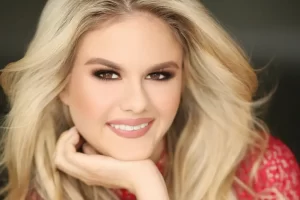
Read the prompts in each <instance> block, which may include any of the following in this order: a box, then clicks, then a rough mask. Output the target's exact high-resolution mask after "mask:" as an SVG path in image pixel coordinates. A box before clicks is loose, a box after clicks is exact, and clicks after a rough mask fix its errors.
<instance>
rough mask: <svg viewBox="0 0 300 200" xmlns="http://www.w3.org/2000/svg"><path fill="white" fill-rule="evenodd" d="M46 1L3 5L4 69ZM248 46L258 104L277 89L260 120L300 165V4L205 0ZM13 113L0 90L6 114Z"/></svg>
mask: <svg viewBox="0 0 300 200" xmlns="http://www.w3.org/2000/svg"><path fill="white" fill-rule="evenodd" d="M45 2H46V1H45V0H1V2H0V68H3V67H4V66H5V65H6V64H8V63H9V62H12V61H16V60H18V59H20V58H21V57H22V56H23V54H24V52H25V50H26V48H27V45H28V43H29V41H30V40H31V38H32V37H33V34H34V31H35V28H36V25H37V21H38V18H39V16H40V13H41V10H42V8H43V6H44V4H45ZM202 3H203V4H204V5H206V6H207V8H208V9H209V10H210V11H211V13H212V15H213V16H214V17H215V18H216V19H217V20H218V21H219V23H220V24H221V25H222V26H223V27H224V28H225V29H226V30H227V31H228V32H229V33H230V34H231V36H232V37H233V38H234V39H235V40H236V41H237V42H238V43H239V44H240V45H241V46H242V48H243V49H245V51H246V52H247V54H248V55H249V57H250V59H251V63H252V64H253V67H254V68H255V69H256V70H257V73H258V77H259V83H260V87H259V89H258V93H257V95H256V97H255V98H256V99H258V98H260V97H263V96H265V95H267V94H268V93H269V92H270V91H272V90H273V89H275V88H276V90H275V93H274V95H273V96H272V98H271V99H270V101H269V102H268V103H267V104H266V105H265V107H264V108H263V109H262V110H260V112H259V116H260V117H261V118H262V119H264V120H265V122H266V123H267V124H268V125H269V127H270V129H271V133H272V134H273V135H275V136H277V137H279V138H280V139H281V140H282V141H284V142H285V143H286V144H287V145H288V146H289V147H290V149H291V150H292V151H293V152H294V153H295V154H296V157H297V159H298V161H300V130H299V124H300V1H299V0H203V1H202ZM7 110H8V107H7V103H6V101H5V96H4V95H3V93H2V91H0V115H1V116H3V115H4V114H5V113H6V112H7Z"/></svg>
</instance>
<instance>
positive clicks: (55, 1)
mask: <svg viewBox="0 0 300 200" xmlns="http://www.w3.org/2000/svg"><path fill="white" fill-rule="evenodd" d="M133 12H147V13H150V14H152V15H153V16H156V17H158V18H160V19H162V20H163V21H165V23H167V24H168V25H169V27H170V28H171V29H172V30H173V31H174V34H175V35H176V37H178V39H179V40H180V42H181V44H182V47H183V50H184V76H185V84H184V92H183V94H182V100H181V104H180V107H179V111H178V113H177V115H176V118H175V121H174V123H173V125H172V126H171V127H170V129H169V131H168V133H167V137H168V138H167V141H168V152H169V161H168V163H169V164H168V170H167V171H168V173H167V175H166V184H167V187H168V191H169V193H170V198H171V199H172V200H186V199H188V200H200V199H201V200H215V199H220V200H228V199H232V198H231V197H230V195H231V194H233V195H234V192H233V189H232V188H233V185H234V184H238V185H240V187H243V188H245V189H247V190H248V191H250V192H251V184H249V185H247V184H244V183H242V182H241V181H239V180H238V178H237V177H236V170H237V168H238V166H239V163H240V162H241V161H242V160H243V159H244V158H245V155H246V154H247V153H249V151H250V150H251V149H254V148H256V149H257V148H258V149H259V150H260V151H261V152H263V150H264V149H265V148H266V143H267V136H266V137H265V135H264V134H261V132H264V129H265V128H264V125H262V123H261V122H259V121H258V120H257V119H256V118H255V116H254V113H253V108H254V104H253V101H252V97H253V94H254V93H255V91H256V88H257V79H256V75H255V73H254V71H253V69H252V67H251V66H250V65H249V62H248V59H247V57H246V56H245V55H244V54H243V51H242V50H241V49H240V48H239V47H238V45H236V44H235V42H234V41H232V40H231V39H230V37H229V36H228V35H227V33H226V32H225V31H223V29H222V28H221V27H220V26H219V25H218V23H216V22H215V21H214V20H213V18H212V17H211V16H210V14H209V12H208V11H207V10H206V9H205V8H204V6H203V5H201V4H200V3H199V2H198V1H195V0H49V1H48V2H47V4H46V6H45V8H44V10H43V12H42V16H41V18H40V21H39V24H38V28H37V31H36V34H35V36H34V38H33V40H32V41H31V43H30V45H29V47H28V49H27V52H26V54H25V56H24V57H23V58H22V59H20V60H19V61H17V62H14V63H10V64H9V65H8V66H6V67H5V68H4V70H3V71H2V74H1V85H2V87H3V88H4V91H5V93H6V95H7V96H8V98H9V104H10V107H11V109H10V112H9V113H8V115H7V116H6V119H5V123H4V131H5V133H4V137H3V141H2V142H3V144H1V145H4V149H3V156H2V158H1V164H2V166H3V167H5V168H7V170H8V174H9V182H8V184H7V186H6V187H5V188H4V189H3V191H4V192H6V193H7V197H6V199H7V200H15V199H21V200H22V199H25V198H26V195H27V194H28V192H29V191H30V190H32V189H34V190H36V191H37V192H38V193H39V195H40V196H41V197H42V198H43V199H45V200H63V199H64V200H68V199H69V200H71V199H72V200H73V199H76V200H86V199H93V200H108V199H114V198H115V196H114V194H113V193H112V192H110V191H109V190H107V189H105V188H103V187H91V186H87V185H85V184H84V183H82V182H80V181H78V180H76V179H74V178H72V177H70V176H68V175H66V174H64V173H62V172H59V171H57V170H56V169H55V167H54V164H53V153H54V151H55V146H56V141H57V139H58V137H59V135H60V133H61V132H63V131H65V130H66V129H68V128H69V127H70V123H72V122H71V120H70V117H69V115H68V113H66V112H61V111H62V110H64V109H65V108H64V105H63V104H62V103H61V101H60V100H59V98H58V95H59V94H60V92H61V91H62V90H63V89H64V88H65V86H66V84H67V82H68V78H67V77H68V74H69V73H70V70H71V68H72V63H73V60H74V57H75V56H76V47H77V44H78V42H79V41H80V39H81V38H82V37H84V35H85V33H87V32H88V31H91V30H92V29H95V28H97V26H98V25H99V23H102V22H104V21H107V20H110V19H113V18H121V17H122V16H125V15H130V14H132V13H133ZM259 160H260V159H259V158H258V159H257V163H256V165H258V163H259ZM253 169H255V167H254V168H253ZM253 174H255V172H254V173H253ZM203 183H204V184H203ZM254 195H255V194H254Z"/></svg>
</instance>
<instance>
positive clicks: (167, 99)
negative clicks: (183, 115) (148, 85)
mask: <svg viewBox="0 0 300 200" xmlns="http://www.w3.org/2000/svg"><path fill="white" fill-rule="evenodd" d="M158 84H165V85H161V86H160V87H155V88H152V90H151V94H150V96H151V100H152V102H153V104H154V106H155V108H156V110H158V112H159V114H160V116H161V117H162V118H163V120H167V121H172V120H173V118H174V117H175V115H176V113H177V110H178V107H179V103H180V97H181V80H174V81H172V82H170V83H158Z"/></svg>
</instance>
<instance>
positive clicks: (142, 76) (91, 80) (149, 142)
mask: <svg viewBox="0 0 300 200" xmlns="http://www.w3.org/2000/svg"><path fill="white" fill-rule="evenodd" d="M95 58H97V59H95ZM99 58H100V59H99ZM182 62H183V52H182V47H181V45H180V43H179V42H178V41H177V39H176V37H175V35H174V34H173V32H172V30H171V29H170V28H169V27H168V25H167V24H165V23H164V22H163V21H161V20H160V19H158V18H156V17H154V16H151V15H149V14H145V13H134V14H132V15H130V16H126V17H123V18H122V19H121V20H117V21H114V22H109V23H104V24H102V25H100V26H99V28H98V29H95V30H93V31H90V32H88V33H87V34H86V35H85V36H84V37H83V38H82V40H81V41H80V43H79V46H78V51H77V54H76V58H75V62H74V66H73V69H72V72H71V74H70V79H69V84H68V86H67V87H66V89H65V90H64V91H63V92H62V93H61V95H60V98H61V100H62V102H63V103H64V104H65V105H67V106H68V107H69V110H70V114H71V117H72V120H73V122H74V124H75V127H76V128H73V129H71V130H69V131H66V132H65V133H63V134H62V136H61V138H60V139H59V141H58V144H57V151H56V157H55V163H56V166H57V167H58V168H59V169H60V170H62V171H64V172H65V173H68V174H70V175H71V176H74V177H76V178H78V179H80V180H82V181H84V182H85V183H87V184H89V185H101V186H104V187H110V188H111V187H112V188H120V187H121V188H127V189H129V190H130V191H132V192H134V193H135V194H136V195H137V197H138V199H142V200H147V199H168V196H167V192H166V187H165V184H164V181H163V178H162V176H161V174H160V173H159V171H158V169H157V168H156V167H155V164H154V162H155V161H156V160H157V159H159V156H160V154H161V152H162V150H163V148H164V136H165V134H166V132H167V130H168V129H169V127H170V126H171V124H172V122H173V119H174V117H175V115H176V113H177V110H178V107H179V103H180V96H181V91H182V90H181V89H182ZM112 63H113V64H112ZM112 67H113V68H116V67H117V68H118V69H113V68H112ZM103 70H105V71H106V72H103ZM103 78H107V80H104V79H103ZM137 118H153V120H154V121H153V124H152V126H151V128H150V129H149V130H148V132H147V133H146V134H145V135H144V136H142V137H139V138H134V139H132V138H130V139H128V138H123V137H120V136H118V135H117V134H115V133H114V132H113V131H112V130H111V129H110V128H109V126H108V125H107V122H109V121H111V120H117V119H137ZM80 136H82V137H83V138H84V140H85V142H86V143H85V145H84V146H83V153H79V152H77V150H76V145H77V144H78V142H79V138H80ZM86 154H92V155H86ZM100 154H101V155H100ZM100 169H101V170H100ZM141 186H142V187H141ZM151 188H152V189H153V190H154V191H157V192H155V194H154V193H153V192H151V191H153V190H152V189H151ZM152 193H153V194H152Z"/></svg>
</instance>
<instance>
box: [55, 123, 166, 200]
mask: <svg viewBox="0 0 300 200" xmlns="http://www.w3.org/2000/svg"><path fill="white" fill-rule="evenodd" d="M78 143H80V135H79V133H78V132H77V130H76V129H75V128H74V127H73V128H72V129H70V130H68V131H66V132H64V133H63V134H62V135H61V137H60V138H59V140H58V143H57V147H56V153H55V157H54V162H55V165H56V167H57V168H58V169H59V170H61V171H63V172H65V173H66V174H69V175H71V176H73V177H75V178H77V179H79V180H81V181H82V182H84V183H85V184H87V185H94V186H96V185H97V186H103V187H106V188H125V189H127V190H129V191H131V192H133V193H135V194H136V196H137V198H138V199H139V200H148V199H149V200H150V199H151V200H152V199H157V200H160V199H161V200H167V199H169V198H168V194H167V190H166V186H165V183H164V180H163V178H162V175H161V173H160V172H159V170H158V169H157V167H156V166H155V164H154V163H153V162H152V161H151V160H141V161H119V160H116V159H114V158H111V157H108V156H103V155H100V154H98V153H97V152H96V151H95V150H94V149H93V148H92V147H91V146H89V145H88V144H87V143H85V144H83V146H82V149H83V153H81V152H77V148H76V146H77V145H78Z"/></svg>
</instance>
